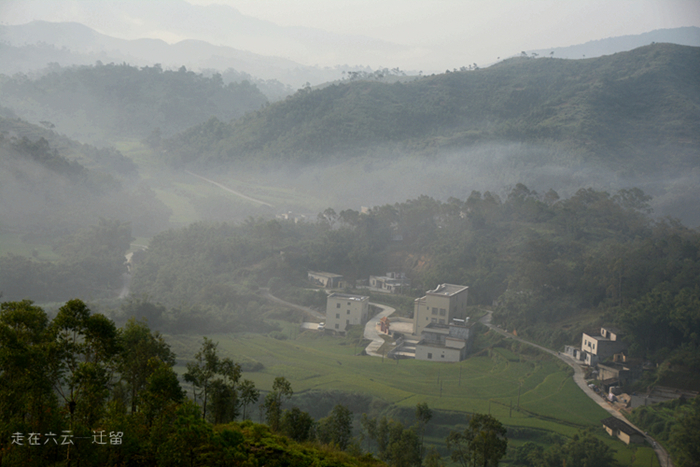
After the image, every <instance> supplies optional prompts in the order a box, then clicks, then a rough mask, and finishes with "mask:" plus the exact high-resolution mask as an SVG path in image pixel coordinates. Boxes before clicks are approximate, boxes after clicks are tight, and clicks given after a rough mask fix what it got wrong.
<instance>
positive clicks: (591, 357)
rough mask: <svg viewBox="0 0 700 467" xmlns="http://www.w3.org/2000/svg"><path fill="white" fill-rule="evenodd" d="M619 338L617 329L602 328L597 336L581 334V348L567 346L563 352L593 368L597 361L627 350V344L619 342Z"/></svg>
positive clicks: (619, 334)
mask: <svg viewBox="0 0 700 467" xmlns="http://www.w3.org/2000/svg"><path fill="white" fill-rule="evenodd" d="M620 337H621V333H620V331H619V330H618V329H616V328H611V327H602V328H600V334H599V335H595V334H587V333H585V332H584V333H582V335H581V348H580V349H578V348H576V347H573V346H570V345H567V346H566V347H565V352H566V353H567V354H569V355H571V356H572V357H574V358H576V359H577V360H581V361H583V362H584V363H585V364H586V365H590V366H594V365H596V364H597V363H598V362H599V361H603V360H605V359H606V358H608V357H612V356H613V355H615V354H616V353H620V352H622V351H623V350H625V349H627V344H625V343H624V342H623V341H622V340H620Z"/></svg>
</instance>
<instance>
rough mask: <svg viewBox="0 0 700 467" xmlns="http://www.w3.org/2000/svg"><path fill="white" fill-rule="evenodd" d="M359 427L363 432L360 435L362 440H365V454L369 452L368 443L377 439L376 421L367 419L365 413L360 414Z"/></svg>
mask: <svg viewBox="0 0 700 467" xmlns="http://www.w3.org/2000/svg"><path fill="white" fill-rule="evenodd" d="M360 425H361V426H362V429H363V430H364V432H363V433H362V435H361V436H362V439H363V440H364V439H366V440H367V452H371V444H370V441H372V440H373V439H376V438H377V419H376V418H369V417H368V416H367V414H366V413H363V414H362V417H361V418H360Z"/></svg>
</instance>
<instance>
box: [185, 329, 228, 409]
mask: <svg viewBox="0 0 700 467" xmlns="http://www.w3.org/2000/svg"><path fill="white" fill-rule="evenodd" d="M217 345H218V344H215V343H214V342H212V340H211V339H209V338H207V337H205V338H204V339H203V340H202V347H201V348H200V349H199V352H197V353H196V354H194V358H195V361H194V362H190V363H188V364H187V372H186V373H185V381H187V382H188V383H192V392H193V395H194V401H195V402H197V399H199V400H200V401H201V404H202V412H203V417H204V418H205V419H206V418H207V400H208V399H209V389H210V387H211V384H212V382H213V381H214V377H215V376H216V373H217V372H218V371H219V364H220V360H219V356H218V355H217V354H216V347H217Z"/></svg>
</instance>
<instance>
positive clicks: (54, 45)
mask: <svg viewBox="0 0 700 467" xmlns="http://www.w3.org/2000/svg"><path fill="white" fill-rule="evenodd" d="M18 49H19V50H18ZM98 60H99V61H102V62H104V63H111V62H114V63H123V62H125V63H128V64H130V65H135V66H150V65H153V64H156V63H159V64H161V65H162V66H163V67H164V68H179V67H181V66H185V67H187V68H189V69H195V70H200V69H216V70H219V71H223V70H225V69H227V68H233V69H235V70H238V71H244V72H246V73H249V74H251V75H253V76H256V77H258V78H262V79H277V80H279V81H281V82H283V83H286V84H290V85H292V86H294V87H295V88H299V87H301V86H302V85H303V84H304V83H306V82H307V81H308V82H310V83H312V84H318V83H322V82H326V81H332V80H335V79H339V78H340V77H341V69H333V68H327V67H325V68H324V67H314V66H306V65H302V64H300V63H297V62H294V61H292V60H289V59H287V58H282V57H275V56H265V55H260V54H256V53H253V52H248V51H245V50H240V49H236V48H233V47H227V46H220V45H212V44H210V43H208V42H205V41H199V40H190V39H188V40H183V41H180V42H178V43H175V44H168V43H167V42H165V41H162V40H159V39H135V40H125V39H117V38H114V37H110V36H107V35H104V34H100V33H98V32H97V31H95V30H93V29H91V28H89V27H87V26H85V25H82V24H79V23H51V22H46V21H33V22H31V23H27V24H24V25H19V26H6V25H0V73H2V74H7V75H12V74H14V73H19V72H21V73H27V72H30V71H34V70H39V69H41V68H44V67H46V66H47V65H48V64H49V63H52V62H53V63H59V64H60V65H62V66H70V65H73V64H79V65H89V64H94V63H95V62H96V61H98ZM344 69H348V70H356V69H358V67H345V68H344Z"/></svg>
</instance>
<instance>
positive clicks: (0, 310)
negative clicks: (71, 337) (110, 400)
mask: <svg viewBox="0 0 700 467" xmlns="http://www.w3.org/2000/svg"><path fill="white" fill-rule="evenodd" d="M51 337H52V336H51V333H50V332H49V326H48V318H47V316H46V313H45V312H44V310H42V309H41V308H39V307H37V306H34V305H33V303H32V302H31V301H29V300H23V301H21V302H5V303H2V304H0V414H2V417H1V419H2V421H1V422H0V437H1V438H2V440H0V450H2V449H4V443H5V440H7V439H10V438H9V437H10V436H11V433H12V432H13V430H12V429H11V428H12V427H14V431H21V430H24V429H27V430H28V431H34V432H38V431H39V429H43V428H44V427H46V426H50V425H51V420H50V419H51V414H52V413H53V414H56V413H58V410H56V409H57V400H56V396H55V394H54V392H53V390H52V377H53V376H55V375H52V374H51V373H50V371H49V365H48V362H49V358H50V351H51V348H52V346H51Z"/></svg>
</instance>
